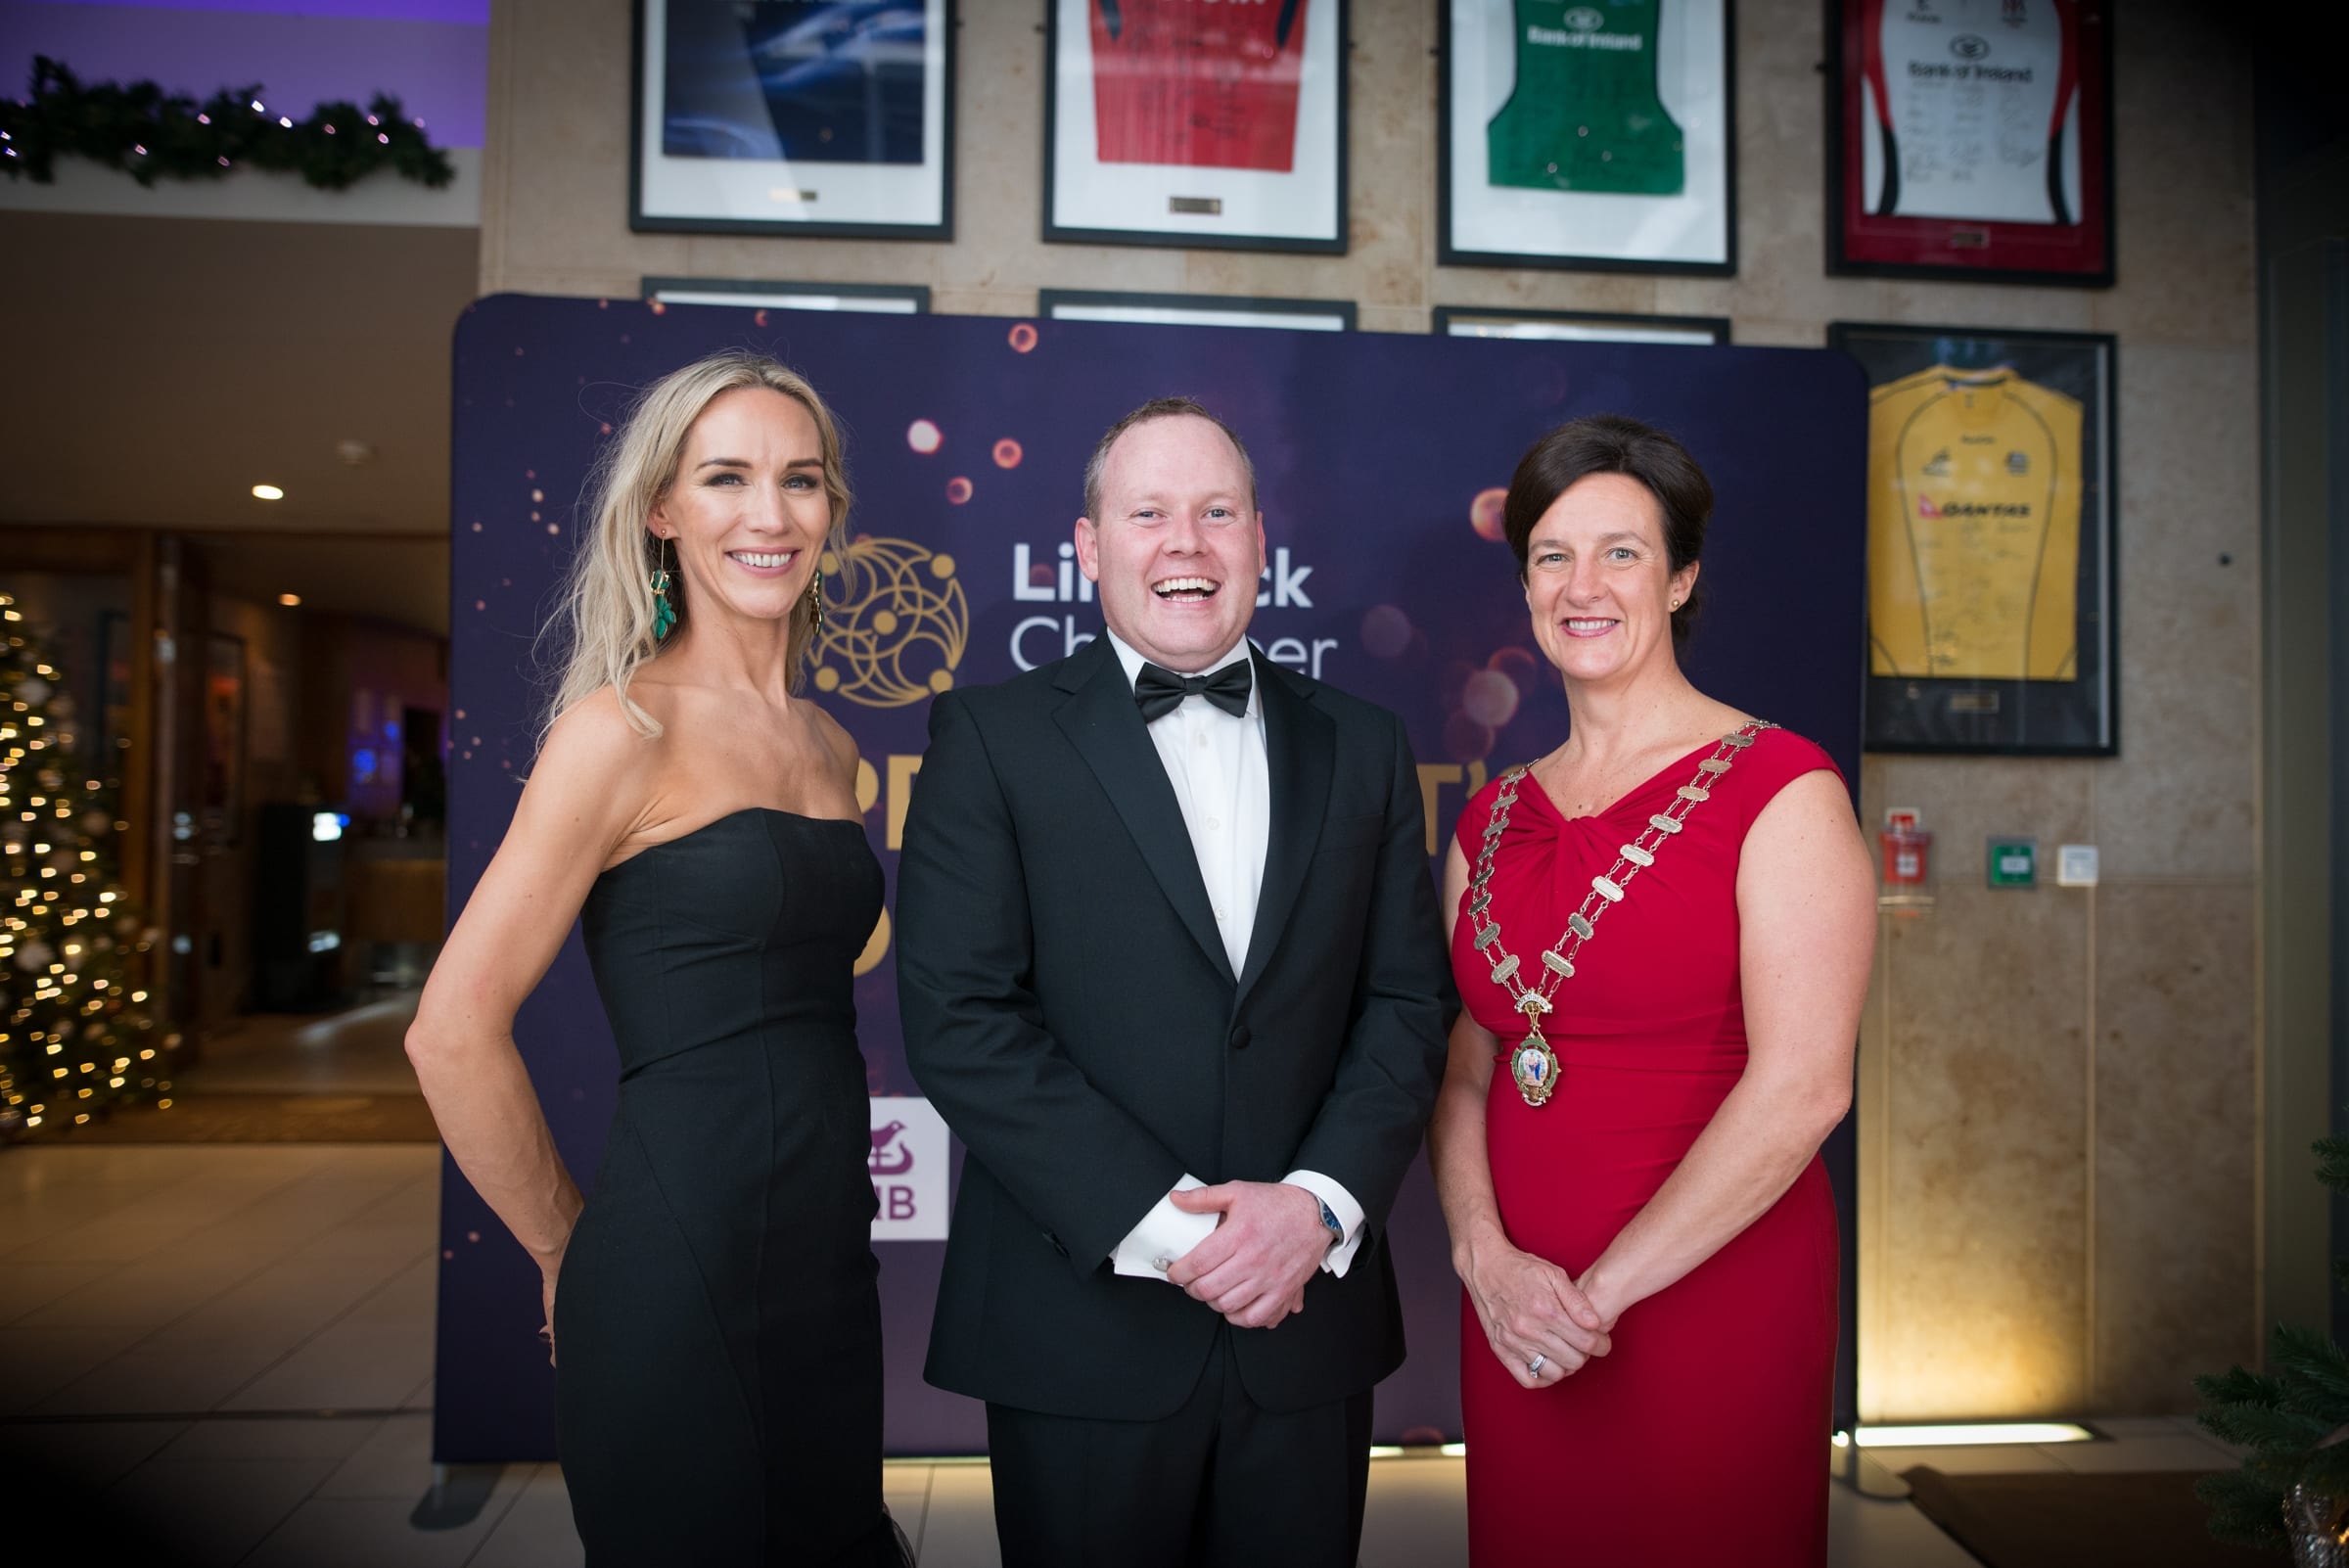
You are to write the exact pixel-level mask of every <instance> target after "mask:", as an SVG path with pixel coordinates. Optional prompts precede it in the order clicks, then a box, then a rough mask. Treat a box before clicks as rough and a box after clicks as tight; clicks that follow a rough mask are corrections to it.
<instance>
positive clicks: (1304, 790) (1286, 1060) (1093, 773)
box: [897, 637, 1454, 1420]
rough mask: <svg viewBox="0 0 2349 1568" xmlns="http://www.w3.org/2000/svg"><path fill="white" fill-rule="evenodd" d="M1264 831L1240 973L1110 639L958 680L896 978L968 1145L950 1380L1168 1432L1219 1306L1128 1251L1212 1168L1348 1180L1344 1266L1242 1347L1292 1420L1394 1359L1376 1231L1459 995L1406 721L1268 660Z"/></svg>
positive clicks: (913, 867)
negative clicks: (1141, 1227) (1170, 1202)
mask: <svg viewBox="0 0 2349 1568" xmlns="http://www.w3.org/2000/svg"><path fill="white" fill-rule="evenodd" d="M1255 667H1256V678H1257V680H1258V682H1259V683H1260V687H1261V690H1262V692H1263V711H1264V722H1265V743H1266V753H1267V757H1266V761H1267V774H1268V778H1269V782H1270V786H1271V792H1270V793H1271V821H1270V833H1269V835H1268V839H1267V852H1266V858H1265V872H1264V884H1263V892H1262V895H1261V897H1260V899H1259V901H1258V904H1257V912H1256V925H1255V929H1254V931H1253V933H1252V935H1251V936H1250V938H1249V943H1248V952H1247V960H1246V967H1245V969H1244V971H1243V972H1242V973H1240V974H1237V975H1235V974H1233V973H1232V972H1231V964H1230V960H1229V958H1228V957H1227V956H1226V954H1225V951H1224V947H1223V943H1222V941H1221V938H1220V937H1219V936H1218V934H1217V931H1216V923H1215V917H1214V912H1213V910H1212V909H1211V908H1210V907H1209V904H1208V898H1207V890H1206V886H1205V884H1204V883H1203V882H1202V881H1201V879H1200V875H1199V867H1198V861H1197V859H1196V858H1195V856H1194V853H1193V852H1192V848H1191V841H1190V837H1189V834H1188V833H1187V832H1186V831H1185V829H1184V826H1183V821H1182V813H1181V810H1180V808H1179V807H1177V806H1176V804H1175V800H1174V787H1173V786H1172V785H1171V784H1170V783H1169V782H1168V780H1167V774H1166V768H1165V765H1164V764H1163V763H1162V762H1161V761H1160V759H1159V755H1158V751H1157V748H1156V747H1155V746H1154V745H1153V744H1152V742H1151V740H1150V735H1149V732H1148V730H1147V728H1146V727H1145V726H1144V724H1143V721H1142V716H1141V714H1140V712H1139V710H1138V709H1137V708H1136V707H1135V705H1134V699H1133V692H1132V688H1131V687H1130V686H1129V685H1128V682H1127V679H1126V672H1125V671H1124V670H1123V669H1121V668H1120V667H1119V664H1118V660H1117V656H1116V652H1115V650H1114V649H1112V648H1111V646H1110V644H1109V640H1108V639H1107V638H1106V637H1101V638H1096V639H1094V641H1093V642H1091V643H1090V644H1088V645H1087V646H1086V647H1085V648H1083V649H1082V651H1080V652H1079V653H1077V654H1076V655H1074V656H1072V657H1071V658H1069V659H1066V660H1063V661H1061V662H1060V663H1058V664H1054V665H1047V666H1045V667H1043V668H1042V669H1036V670H1033V671H1031V672H1029V673H1028V674H1026V675H1022V676H1020V677H1018V678H1016V679H1013V680H1010V681H1007V682H1005V683H1003V684H1002V685H999V686H993V687H983V688H977V689H972V690H966V691H952V692H947V693H945V694H944V695H941V696H940V697H938V698H937V699H935V700H934V701H933V702H932V704H931V710H930V748H929V751H928V753H927V755H926V756H925V758H924V759H923V762H922V770H921V773H920V775H919V778H918V781H917V783H916V784H915V787H914V793H913V801H912V804H911V807H910V808H909V809H908V811H907V813H906V818H905V833H904V846H903V856H902V858H901V859H900V860H899V861H898V912H897V921H898V924H897V944H898V998H899V1006H900V1010H901V1012H902V1015H903V1020H904V1028H905V1052H906V1057H907V1059H908V1061H909V1062H910V1063H911V1065H912V1068H913V1075H914V1078H915V1079H916V1080H917V1081H918V1082H919V1084H921V1087H922V1091H923V1092H924V1093H925V1094H927V1095H929V1096H930V1099H931V1101H932V1102H933V1103H934V1104H935V1105H936V1106H937V1107H938V1109H939V1111H940V1113H941V1114H942V1115H944V1118H945V1120H946V1124H947V1125H948V1126H949V1127H951V1128H952V1129H953V1130H954V1131H955V1133H956V1134H957V1135H959V1136H960V1137H961V1139H962V1141H963V1143H964V1144H965V1146H966V1147H967V1149H968V1158H967V1160H966V1162H965V1164H964V1166H963V1173H962V1186H961V1191H960V1193H959V1195H958V1197H957V1198H956V1201H955V1208H954V1218H953V1225H952V1229H951V1232H950V1235H949V1239H948V1241H947V1244H946V1262H945V1270H944V1277H943V1278H942V1279H941V1281H940V1285H939V1300H938V1309H937V1316H936V1319H935V1321H934V1323H933V1326H932V1330H931V1337H930V1360H929V1365H928V1367H927V1373H926V1375H927V1376H928V1378H929V1380H930V1381H931V1382H932V1383H935V1384H937V1385H938V1386H939V1387H941V1388H946V1389H952V1390H955V1391H957V1392H959V1393H964V1394H969V1395H974V1396H976V1397H978V1398H980V1399H985V1400H989V1401H992V1402H995V1403H998V1404H1003V1405H1009V1406H1014V1407H1019V1408H1023V1409H1030V1410H1039V1411H1044V1412H1046V1413H1051V1414H1059V1415H1075V1416H1088V1417H1095V1418H1105V1419H1120V1420H1148V1419H1156V1418H1158V1417H1161V1416H1164V1415H1168V1414H1171V1413H1173V1412H1174V1410H1175V1409H1176V1408H1177V1407H1179V1406H1180V1405H1181V1404H1182V1402H1183V1400H1184V1399H1185V1397H1187V1396H1188V1395H1189V1393H1190V1392H1191V1389H1192V1387H1193V1386H1194V1384H1195V1383H1196V1382H1197V1379H1198V1376H1199V1372H1200V1368H1201V1366H1202V1365H1203V1364H1204V1362H1205V1360H1206V1356H1207V1352H1208V1349H1209V1346H1210V1343H1211V1341H1212V1339H1213V1336H1214V1333H1215V1329H1216V1325H1217V1323H1218V1322H1219V1321H1221V1319H1220V1318H1219V1316H1218V1315H1217V1314H1216V1313H1215V1311H1214V1310H1213V1309H1212V1308H1209V1307H1207V1306H1205V1305H1203V1304H1201V1303H1199V1302H1195V1301H1193V1300H1191V1298H1190V1297H1188V1296H1186V1295H1185V1294H1183V1292H1182V1291H1181V1290H1179V1289H1178V1288H1176V1287H1175V1286H1174V1285H1172V1284H1169V1283H1167V1282H1166V1281H1164V1280H1159V1279H1133V1278H1127V1277H1122V1276H1120V1275H1118V1274H1117V1273H1115V1272H1114V1271H1113V1270H1112V1269H1111V1268H1110V1265H1109V1262H1108V1259H1109V1255H1110V1253H1111V1252H1112V1251H1113V1250H1114V1249H1115V1248H1116V1247H1117V1245H1118V1243H1119V1242H1120V1241H1121V1240H1123V1239H1124V1238H1125V1236H1126V1235H1127V1233H1128V1231H1130V1230H1131V1229H1132V1228H1133V1227H1134V1226H1135V1225H1136V1224H1138V1223H1139V1222H1141V1220H1142V1217H1143V1216H1144V1215H1146V1214H1148V1213H1149V1211H1150V1209H1151V1207H1152V1206H1153V1205H1155V1204H1156V1203H1157V1202H1158V1201H1159V1199H1161V1198H1162V1197H1164V1196H1165V1195H1166V1194H1167V1192H1168V1190H1169V1189H1170V1188H1172V1187H1173V1186H1174V1183H1175V1181H1176V1179H1177V1178H1178V1177H1179V1176H1181V1175H1182V1174H1183V1173H1184V1172H1185V1171H1188V1172H1190V1173H1191V1174H1192V1175H1194V1176H1198V1177H1199V1178H1200V1179H1201V1180H1203V1181H1207V1182H1210V1183H1214V1182H1219V1181H1224V1180H1254V1181H1278V1180H1279V1179H1280V1178H1281V1177H1282V1176H1285V1175H1287V1174H1288V1173H1289V1172H1290V1171H1293V1170H1310V1171H1317V1172H1320V1173H1322V1174H1323V1175H1326V1176H1331V1177H1333V1178H1334V1179H1336V1180H1338V1181H1341V1182H1343V1183H1344V1184H1345V1186H1346V1189H1347V1191H1349V1192H1351V1193H1353V1194H1354V1196H1355V1198H1356V1200H1357V1201H1358V1202H1359V1203H1360V1204H1361V1206H1362V1209H1363V1212H1364V1214H1365V1215H1366V1216H1367V1218H1366V1220H1365V1222H1364V1232H1365V1233H1364V1237H1363V1240H1362V1243H1361V1247H1360V1250H1359V1252H1358V1253H1357V1254H1356V1255H1355V1258H1354V1261H1353V1263H1352V1265H1351V1267H1350V1268H1349V1269H1348V1272H1347V1274H1346V1276H1345V1277H1344V1278H1343V1279H1340V1278H1337V1277H1335V1276H1334V1275H1331V1274H1329V1273H1327V1272H1326V1271H1324V1272H1320V1273H1316V1274H1315V1275H1314V1276H1313V1280H1312V1282H1311V1283H1310V1284H1309V1285H1308V1286H1307V1288H1306V1295H1305V1311H1304V1312H1303V1313H1302V1314H1298V1315H1295V1316H1292V1317H1290V1318H1289V1319H1288V1320H1287V1321H1286V1322H1285V1323H1283V1324H1282V1325H1281V1326H1280V1327H1278V1328H1277V1329H1257V1330H1247V1331H1235V1332H1234V1336H1233V1355H1234V1357H1235V1360H1236V1361H1237V1365H1238V1369H1239V1373H1240V1378H1241V1381H1242V1383H1243V1385H1244V1386H1245V1387H1246V1389H1247V1390H1248V1393H1249V1395H1250V1397H1251V1398H1253V1399H1254V1400H1255V1401H1256V1402H1257V1403H1258V1404H1259V1405H1260V1406H1263V1407H1267V1408H1270V1409H1294V1408H1299V1407H1305V1406H1308V1405H1316V1404H1322V1403H1326V1402H1328V1401H1331V1400H1337V1399H1342V1398H1345V1397H1347V1396H1349V1395H1352V1394H1356V1393H1359V1392H1360V1391H1362V1390H1364V1389H1367V1388H1368V1387H1370V1386H1371V1385H1372V1384H1373V1383H1375V1382H1377V1381H1378V1380H1379V1379H1380V1378H1382V1377H1384V1376H1386V1375H1387V1374H1388V1373H1389V1372H1391V1371H1393V1370H1394V1369H1395V1368H1396V1367H1397V1366H1398V1365H1400V1364H1401V1363H1402V1361H1403V1324H1402V1317H1401V1309H1400V1307H1399V1304H1398V1302H1397V1299H1396V1292H1395V1272H1394V1268H1393V1264H1392V1261H1391V1258H1390V1254H1389V1250H1388V1248H1387V1246H1386V1242H1385V1227H1386V1222H1387V1217H1388V1214H1389V1212H1390V1211H1391V1210H1392V1208H1393V1206H1394V1202H1395V1193H1396V1188H1397V1187H1398V1185H1399V1184H1400V1183H1401V1182H1402V1180H1403V1176H1404V1173H1405V1169H1406V1168H1408V1166H1409V1165H1410V1163H1411V1159H1412V1157H1413V1156H1414V1155H1415V1154H1416V1153H1417V1151H1418V1148H1419V1140H1420V1135H1421V1133H1422V1131H1423V1130H1424V1129H1425V1127H1426V1125H1427V1119H1428V1115H1429V1112H1430V1111H1431V1109H1432V1108H1433V1106H1434V1103H1435V1096H1436V1087H1437V1084H1438V1082H1439V1080H1440V1078H1441V1075H1442V1071H1443V1063H1444V1052H1445V1032H1446V1030H1447V1028H1448V1027H1449V1025H1450V1022H1451V1008H1452V1006H1453V1005H1454V1001H1453V997H1452V992H1451V972H1450V959H1449V956H1448V955H1447V953H1446V951H1445V946H1444V941H1443V935H1442V931H1441V927H1440V924H1439V922H1438V920H1437V916H1436V899H1435V894H1434V890H1433V888H1432V887H1431V886H1430V884H1429V880H1428V869H1427V850H1426V825H1425V819H1424V816H1423V813H1422V809H1421V805H1420V794H1419V780H1418V774H1417V771H1416V769H1415V767H1414V765H1413V762H1412V759H1411V752H1410V746H1409V743H1408V742H1407V741H1406V740H1405V736H1404V732H1403V725H1402V722H1401V721H1400V720H1399V719H1397V718H1396V716H1395V715H1393V714H1391V713H1388V712H1387V711H1386V710H1385V709H1383V708H1378V707H1374V706H1373V705H1371V704H1369V703H1365V702H1360V701H1358V700H1356V699H1354V698H1351V697H1348V696H1346V695H1345V694H1344V693H1342V692H1339V691H1337V690H1335V689H1334V688H1332V687H1329V686H1325V685H1322V684H1321V683H1320V682H1318V681H1313V680H1309V679H1307V678H1305V677H1304V676H1302V675H1299V674H1296V673H1293V672H1292V671H1290V670H1287V669H1282V668H1281V667H1279V666H1277V665H1274V664H1271V663H1270V662H1268V661H1267V659H1266V658H1265V657H1264V655H1263V654H1262V653H1261V652H1260V653H1258V654H1257V655H1256V656H1255Z"/></svg>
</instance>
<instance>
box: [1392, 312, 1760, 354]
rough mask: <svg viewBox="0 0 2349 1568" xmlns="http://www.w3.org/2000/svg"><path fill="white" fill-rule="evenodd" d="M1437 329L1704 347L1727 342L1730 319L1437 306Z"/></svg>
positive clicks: (1448, 334)
mask: <svg viewBox="0 0 2349 1568" xmlns="http://www.w3.org/2000/svg"><path fill="white" fill-rule="evenodd" d="M1435 331H1436V335H1437V336H1438V337H1442V338H1533V339H1543V340H1547V341H1549V342H1553V343H1663V344H1684V345H1687V346H1691V347H1706V346H1712V345H1714V344H1724V343H1727V342H1728V341H1729V318H1728V317H1727V316H1638V315H1622V314H1618V313H1616V312H1614V311H1609V310H1519V309H1515V308H1513V307H1507V306H1500V307H1496V308H1493V309H1485V308H1483V307H1481V306H1477V305H1438V306H1436V311H1435Z"/></svg>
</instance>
